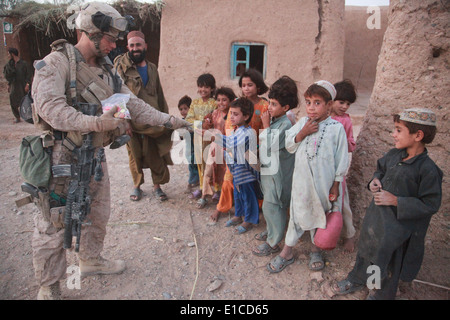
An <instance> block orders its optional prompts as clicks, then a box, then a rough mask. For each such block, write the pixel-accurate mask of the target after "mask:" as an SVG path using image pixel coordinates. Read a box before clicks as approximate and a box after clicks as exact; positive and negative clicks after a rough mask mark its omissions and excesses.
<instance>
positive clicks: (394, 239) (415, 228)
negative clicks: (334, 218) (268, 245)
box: [332, 109, 443, 300]
mask: <svg viewBox="0 0 450 320" xmlns="http://www.w3.org/2000/svg"><path fill="white" fill-rule="evenodd" d="M394 125H395V127H394V132H393V134H392V136H393V138H394V142H395V148H394V149H391V150H390V151H389V152H388V153H386V155H385V156H383V157H382V158H380V159H379V160H378V163H377V170H376V171H375V173H374V176H373V179H372V180H371V182H370V183H369V185H368V188H369V190H370V191H371V192H372V194H373V196H374V198H373V200H372V202H371V204H370V206H369V207H368V208H367V212H366V215H365V217H364V221H363V224H362V229H361V235H360V239H359V247H358V254H357V256H356V263H355V266H354V268H353V270H352V271H351V272H350V273H349V274H348V276H347V278H346V279H345V280H342V281H339V282H337V283H336V284H334V286H333V287H332V289H333V290H334V291H335V293H336V294H347V293H351V292H354V291H357V290H360V289H362V288H363V287H364V285H365V284H366V282H368V283H370V284H372V285H374V289H377V290H375V294H373V295H369V296H368V297H367V298H368V299H370V300H392V299H394V298H395V296H396V293H397V288H398V284H399V280H402V281H407V282H410V281H412V280H413V279H414V278H415V277H416V275H417V273H418V272H419V270H420V267H421V264H422V259H423V254H424V238H425V235H426V232H427V229H428V226H429V224H430V220H431V217H432V215H433V214H434V213H436V212H437V211H438V210H439V207H440V205H441V199H442V176H443V173H442V171H441V170H440V169H439V167H438V166H437V165H436V164H435V163H434V162H433V160H431V159H430V158H429V157H428V152H427V149H426V148H425V144H427V143H431V142H432V141H433V139H434V136H435V135H436V115H435V114H434V113H433V112H432V111H430V110H427V109H407V110H405V111H404V112H402V113H400V114H396V115H394ZM369 267H370V269H369ZM373 268H378V269H379V275H380V277H379V278H380V279H379V285H380V286H379V287H378V286H376V287H375V285H376V284H377V282H376V281H372V282H370V281H369V280H370V279H368V277H369V276H371V275H372V274H374V272H373V271H370V270H374V269H373Z"/></svg>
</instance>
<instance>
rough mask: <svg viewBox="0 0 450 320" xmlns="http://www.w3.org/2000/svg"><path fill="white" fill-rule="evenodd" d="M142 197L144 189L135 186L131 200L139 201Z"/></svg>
mask: <svg viewBox="0 0 450 320" xmlns="http://www.w3.org/2000/svg"><path fill="white" fill-rule="evenodd" d="M141 199H142V190H141V189H140V188H134V189H133V191H132V192H131V194H130V200H131V201H139V200H141Z"/></svg>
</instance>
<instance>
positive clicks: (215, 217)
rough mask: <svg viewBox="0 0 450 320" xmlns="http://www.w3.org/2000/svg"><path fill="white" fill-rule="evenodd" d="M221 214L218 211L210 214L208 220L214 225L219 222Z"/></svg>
mask: <svg viewBox="0 0 450 320" xmlns="http://www.w3.org/2000/svg"><path fill="white" fill-rule="evenodd" d="M221 213H222V212H220V211H219V210H216V211H214V213H212V214H211V215H210V216H209V218H210V219H211V222H212V223H216V222H217V221H219V218H220V214H221Z"/></svg>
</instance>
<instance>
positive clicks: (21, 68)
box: [3, 48, 31, 123]
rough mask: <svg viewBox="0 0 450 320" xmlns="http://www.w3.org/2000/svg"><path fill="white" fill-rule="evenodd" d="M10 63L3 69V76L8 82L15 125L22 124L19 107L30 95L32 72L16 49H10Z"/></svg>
mask: <svg viewBox="0 0 450 320" xmlns="http://www.w3.org/2000/svg"><path fill="white" fill-rule="evenodd" d="M8 58H9V61H8V63H7V64H6V65H5V67H4V68H3V75H4V76H5V79H6V81H8V92H9V101H10V104H11V110H12V112H13V115H14V117H15V120H14V123H17V122H20V114H19V105H20V101H21V100H22V98H23V97H24V96H25V95H26V94H27V93H28V90H29V89H30V85H31V70H30V67H29V66H28V64H27V63H26V62H25V61H24V60H22V59H20V58H19V51H18V50H17V49H16V48H9V49H8Z"/></svg>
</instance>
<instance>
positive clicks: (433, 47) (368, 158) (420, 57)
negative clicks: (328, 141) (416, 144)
mask: <svg viewBox="0 0 450 320" xmlns="http://www.w3.org/2000/svg"><path fill="white" fill-rule="evenodd" d="M449 30H450V12H449V11H448V8H445V7H444V5H443V3H442V2H440V1H431V0H426V1H417V0H415V1H391V5H390V13H389V24H388V27H387V30H386V33H385V37H384V42H383V46H382V49H381V53H380V58H379V61H378V65H377V74H376V80H375V85H374V89H373V93H372V96H371V98H370V101H369V106H368V110H367V113H366V116H365V119H364V123H363V126H362V129H361V132H360V134H359V136H358V141H357V148H356V150H355V151H354V152H353V160H352V165H351V168H350V171H349V179H348V186H349V194H350V198H351V200H350V201H351V203H352V204H353V210H354V213H355V216H361V215H364V213H365V209H366V207H367V206H368V204H369V202H370V200H371V195H370V193H369V192H368V191H367V189H366V186H367V183H368V182H369V180H370V179H371V178H372V174H373V172H374V171H375V169H376V161H377V159H378V158H380V157H381V156H382V155H383V154H384V153H385V152H387V151H388V150H389V149H391V148H393V138H392V137H391V136H390V133H391V132H392V130H393V120H392V114H393V113H397V112H399V111H401V110H404V109H407V108H413V107H416V108H418V107H426V108H429V109H432V110H433V111H434V112H435V113H436V115H437V123H438V134H437V135H436V138H435V140H434V141H433V143H432V144H430V145H428V152H429V155H430V157H431V158H432V159H433V160H434V161H435V162H436V163H437V165H438V166H439V167H440V168H441V169H442V170H443V172H444V182H443V188H442V189H443V199H442V206H441V210H440V213H444V215H443V217H442V215H438V218H439V217H441V218H443V219H447V218H445V217H446V214H447V213H448V211H449V208H450V201H449V193H448V191H447V190H448V188H449V183H448V175H449V173H450V170H449V169H450V164H449V162H448V154H449V143H448V142H449V116H450V112H449V105H450V71H449V70H450V66H449V60H450V52H449V49H450V41H449V40H450V39H449Z"/></svg>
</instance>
